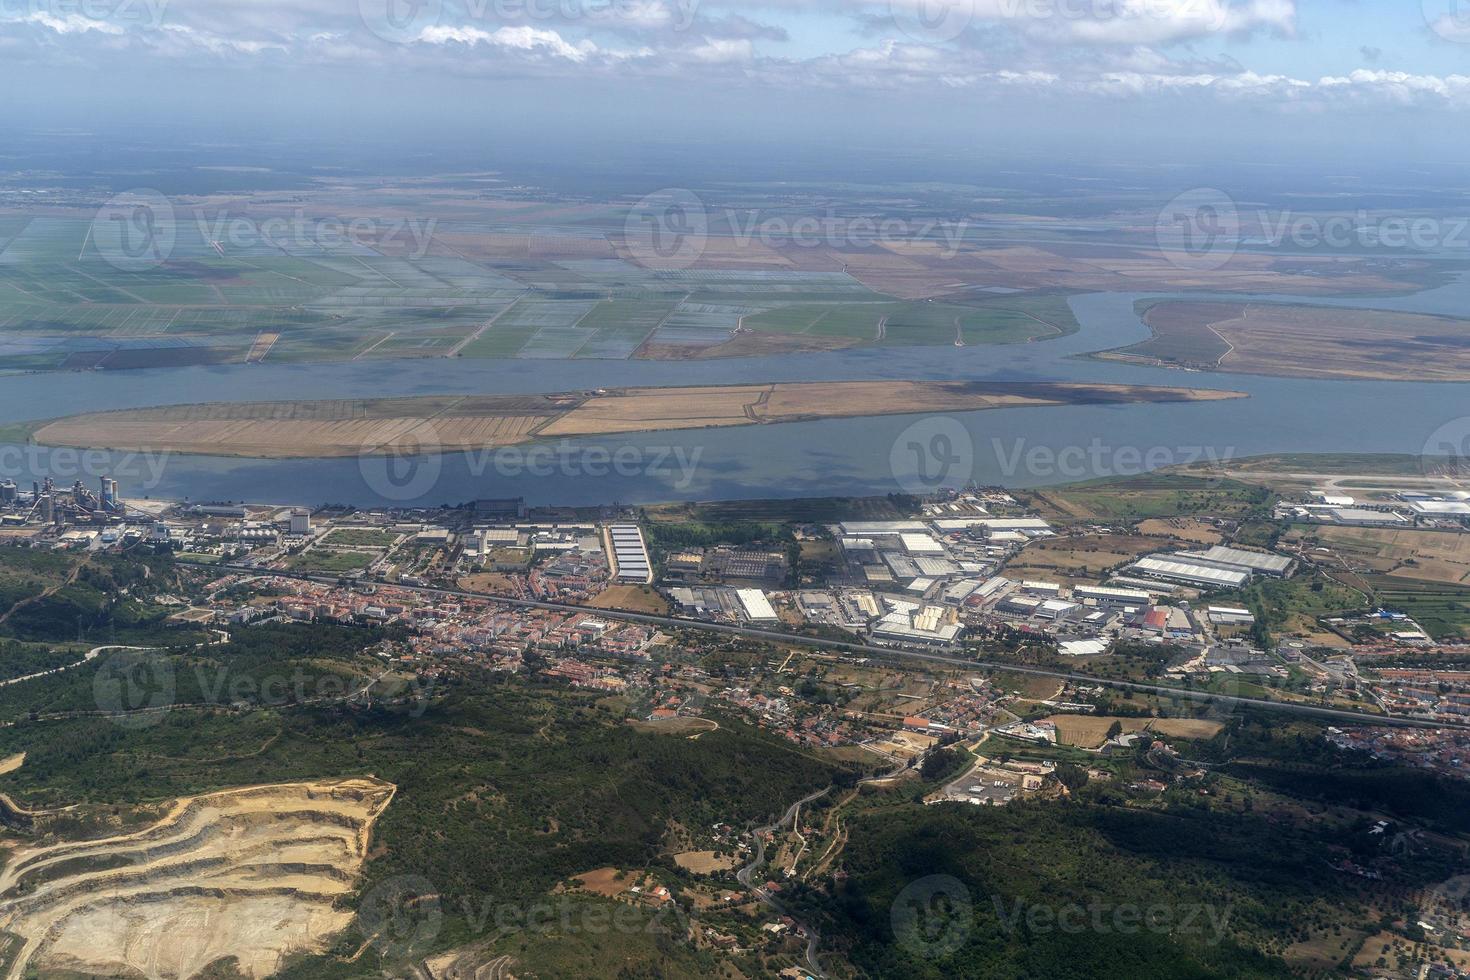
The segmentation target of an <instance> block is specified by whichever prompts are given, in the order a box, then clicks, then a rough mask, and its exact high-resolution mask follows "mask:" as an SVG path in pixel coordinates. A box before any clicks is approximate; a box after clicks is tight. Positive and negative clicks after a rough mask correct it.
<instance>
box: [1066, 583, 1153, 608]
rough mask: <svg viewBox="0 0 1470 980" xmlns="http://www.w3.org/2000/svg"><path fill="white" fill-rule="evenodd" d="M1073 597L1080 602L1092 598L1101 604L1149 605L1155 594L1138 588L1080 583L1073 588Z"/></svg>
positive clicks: (1123, 605)
mask: <svg viewBox="0 0 1470 980" xmlns="http://www.w3.org/2000/svg"><path fill="white" fill-rule="evenodd" d="M1072 598H1073V599H1076V600H1077V601H1078V602H1087V601H1089V600H1091V601H1092V602H1095V603H1097V604H1098V605H1099V606H1122V607H1127V606H1134V607H1138V606H1147V605H1148V604H1149V603H1151V602H1153V596H1151V595H1149V594H1148V593H1147V592H1143V591H1140V590H1137V589H1110V588H1107V587H1106V586H1101V585H1079V586H1077V587H1076V588H1074V589H1073V590H1072Z"/></svg>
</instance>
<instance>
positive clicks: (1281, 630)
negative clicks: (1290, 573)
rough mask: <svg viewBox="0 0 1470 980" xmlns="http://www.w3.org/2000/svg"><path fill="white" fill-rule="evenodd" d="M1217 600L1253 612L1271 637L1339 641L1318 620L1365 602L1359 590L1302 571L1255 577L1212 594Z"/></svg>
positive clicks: (1359, 606)
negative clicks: (1279, 576) (1244, 584)
mask: <svg viewBox="0 0 1470 980" xmlns="http://www.w3.org/2000/svg"><path fill="white" fill-rule="evenodd" d="M1213 598H1214V599H1216V600H1219V601H1220V602H1224V603H1228V604H1231V605H1239V606H1243V607H1245V608H1247V609H1250V610H1251V611H1252V612H1254V613H1255V614H1256V620H1257V623H1258V626H1259V627H1260V628H1262V629H1265V630H1267V631H1268V632H1269V633H1270V635H1271V636H1272V637H1274V638H1277V639H1280V638H1282V637H1284V636H1295V637H1300V638H1303V639H1307V640H1310V641H1312V642H1318V641H1321V642H1323V643H1325V644H1328V645H1334V646H1336V645H1341V640H1339V639H1338V638H1337V637H1336V635H1335V634H1331V633H1329V632H1328V631H1327V630H1325V629H1323V628H1322V627H1321V626H1320V625H1319V624H1318V622H1317V620H1318V619H1319V618H1320V617H1322V616H1332V615H1336V614H1338V613H1342V612H1347V611H1350V610H1353V609H1361V608H1362V607H1363V606H1364V604H1365V603H1364V598H1363V596H1362V594H1361V593H1359V592H1357V591H1356V590H1354V589H1350V588H1348V587H1347V586H1345V585H1342V584H1340V583H1338V582H1336V581H1334V580H1332V579H1330V578H1327V577H1326V576H1322V575H1317V576H1313V575H1311V574H1309V573H1302V574H1299V575H1297V576H1296V577H1295V578H1291V579H1286V580H1278V579H1258V580H1257V581H1255V582H1253V583H1252V584H1251V585H1250V586H1248V587H1246V588H1244V589H1238V590H1233V591H1229V592H1225V593H1222V594H1220V595H1216V596H1214V597H1213Z"/></svg>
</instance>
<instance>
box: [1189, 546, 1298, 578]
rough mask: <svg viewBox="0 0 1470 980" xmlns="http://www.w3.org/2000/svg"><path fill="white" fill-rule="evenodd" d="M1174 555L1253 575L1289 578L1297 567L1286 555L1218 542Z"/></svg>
mask: <svg viewBox="0 0 1470 980" xmlns="http://www.w3.org/2000/svg"><path fill="white" fill-rule="evenodd" d="M1174 557H1176V558H1179V559H1183V560H1185V561H1194V562H1199V563H1201V564H1204V565H1216V566H1218V567H1220V568H1230V569H1238V570H1242V571H1246V572H1250V573H1251V574H1252V575H1264V576H1266V577H1267V578H1287V577H1289V576H1290V575H1291V573H1292V572H1293V571H1294V570H1295V568H1296V562H1295V561H1293V560H1292V559H1290V558H1288V557H1286V556H1285V555H1271V554H1267V553H1265V552H1263V551H1245V550H1243V549H1240V548H1227V547H1225V546H1224V545H1218V544H1217V545H1215V546H1214V547H1213V548H1209V549H1207V550H1205V551H1181V552H1179V553H1177V554H1176V555H1175V556H1174Z"/></svg>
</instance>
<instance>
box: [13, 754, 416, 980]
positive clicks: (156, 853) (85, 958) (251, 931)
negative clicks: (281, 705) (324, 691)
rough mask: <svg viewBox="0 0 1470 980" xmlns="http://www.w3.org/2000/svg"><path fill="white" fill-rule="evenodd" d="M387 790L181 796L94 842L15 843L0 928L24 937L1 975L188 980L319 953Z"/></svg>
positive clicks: (280, 789) (339, 923)
mask: <svg viewBox="0 0 1470 980" xmlns="http://www.w3.org/2000/svg"><path fill="white" fill-rule="evenodd" d="M393 793H394V787H393V786H392V785H391V784H389V783H384V782H381V781H379V780H376V779H370V778H367V779H340V780H324V781H319V782H309V783H286V784H280V785H269V786H253V787H247V788H244V789H234V790H224V791H221V792H217V793H210V794H206V795H203V796H196V797H189V798H185V799H181V800H178V801H176V802H175V803H174V804H173V805H172V806H171V807H169V809H168V810H167V812H166V813H165V815H164V816H163V817H162V818H161V819H159V820H158V821H157V822H155V823H152V824H150V825H149V826H147V827H145V828H143V829H141V830H137V831H132V832H129V833H126V834H122V835H118V836H114V837H107V838H103V839H100V840H88V841H78V842H61V843H57V842H52V841H48V842H46V843H32V842H22V841H16V840H11V841H9V842H8V847H9V853H8V855H7V860H6V862H5V866H4V868H3V870H0V928H3V929H4V930H5V931H6V932H10V933H13V934H15V935H17V936H19V937H21V948H20V950H19V951H18V953H17V954H16V956H15V957H14V959H13V960H12V961H11V963H10V967H9V970H8V972H7V974H6V976H7V977H9V978H19V977H22V976H27V975H30V974H33V973H36V972H41V973H48V972H56V971H63V972H68V973H76V974H86V975H105V976H143V977H160V978H162V977H167V978H173V977H192V976H196V975H198V974H199V973H201V972H203V971H204V970H206V969H207V968H208V967H209V966H210V965H211V964H214V963H218V962H219V961H221V960H224V959H226V958H229V957H233V958H234V959H235V960H236V963H237V967H236V969H238V970H239V972H240V973H242V974H243V975H245V976H249V977H264V976H268V975H270V974H272V973H275V972H276V971H277V970H278V969H279V968H280V966H281V964H282V962H283V961H284V959H285V957H287V956H288V955H290V954H293V953H297V952H302V951H318V950H321V949H323V948H325V947H326V945H327V943H328V941H329V940H330V938H331V937H332V936H333V935H335V934H336V933H338V932H340V931H342V930H343V929H345V928H346V927H347V926H348V924H349V923H350V922H351V921H352V912H351V911H349V910H347V909H345V908H343V907H341V906H340V904H339V903H338V899H340V898H342V897H343V896H344V895H347V894H348V893H350V892H351V890H352V889H353V887H354V886H355V884H356V882H357V879H358V876H359V874H360V873H361V870H362V865H363V861H364V860H365V858H366V856H367V851H368V839H369V836H370V835H371V832H372V827H373V824H374V822H375V821H376V820H377V818H378V817H379V815H381V814H382V812H383V810H384V809H386V807H387V806H388V804H389V802H390V801H391V800H392V798H393Z"/></svg>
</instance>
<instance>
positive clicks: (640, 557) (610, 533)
mask: <svg viewBox="0 0 1470 980" xmlns="http://www.w3.org/2000/svg"><path fill="white" fill-rule="evenodd" d="M607 537H608V544H609V545H610V546H611V547H610V548H609V549H608V553H609V555H610V556H611V557H612V564H613V580H614V581H617V582H632V583H637V584H639V585H647V584H648V583H649V582H652V581H653V565H652V563H651V562H650V561H649V560H648V547H647V545H645V544H644V543H643V529H642V528H640V527H639V526H638V525H637V524H613V525H611V526H609V527H608V529H607Z"/></svg>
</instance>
